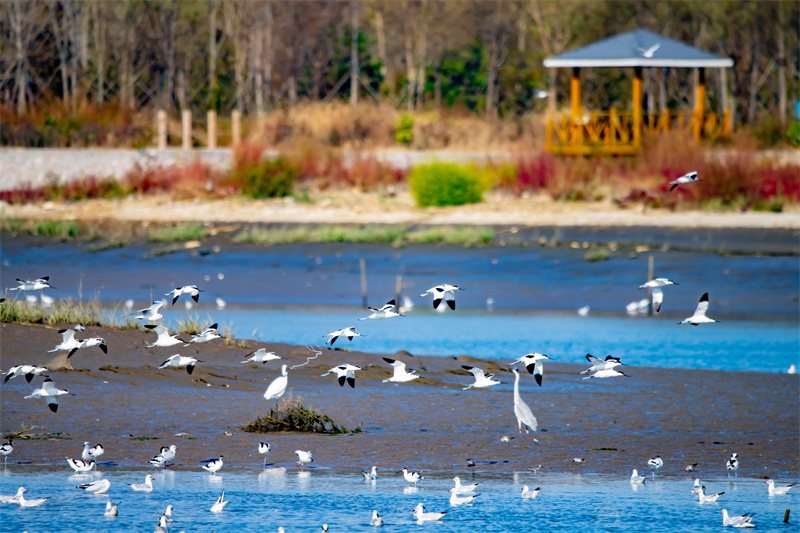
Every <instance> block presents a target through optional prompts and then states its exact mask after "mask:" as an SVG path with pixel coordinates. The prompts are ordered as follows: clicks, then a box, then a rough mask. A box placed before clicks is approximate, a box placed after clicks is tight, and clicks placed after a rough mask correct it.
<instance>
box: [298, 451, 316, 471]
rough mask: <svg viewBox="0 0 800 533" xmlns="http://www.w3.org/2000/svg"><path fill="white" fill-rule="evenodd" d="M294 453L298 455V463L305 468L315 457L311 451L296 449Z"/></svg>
mask: <svg viewBox="0 0 800 533" xmlns="http://www.w3.org/2000/svg"><path fill="white" fill-rule="evenodd" d="M294 454H295V455H296V456H297V464H299V465H300V467H301V468H305V466H306V465H307V464H308V463H310V462H312V461H313V460H314V458H313V457H311V452H306V451H303V450H295V451H294Z"/></svg>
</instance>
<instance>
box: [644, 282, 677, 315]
mask: <svg viewBox="0 0 800 533" xmlns="http://www.w3.org/2000/svg"><path fill="white" fill-rule="evenodd" d="M667 285H677V283H675V282H674V281H672V280H669V279H667V278H656V279H652V280H650V281H648V282H647V283H645V284H644V285H639V288H640V289H650V293H651V294H652V295H653V309H655V310H656V313H658V312H659V311H660V310H661V302H663V301H664V291H662V290H661V289H662V287H666V286H667Z"/></svg>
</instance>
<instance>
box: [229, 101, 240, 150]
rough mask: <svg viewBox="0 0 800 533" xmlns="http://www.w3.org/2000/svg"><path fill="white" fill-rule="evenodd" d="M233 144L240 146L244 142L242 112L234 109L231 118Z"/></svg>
mask: <svg viewBox="0 0 800 533" xmlns="http://www.w3.org/2000/svg"><path fill="white" fill-rule="evenodd" d="M231 122H232V124H231V129H232V132H231V142H232V143H233V144H239V143H240V142H242V112H241V111H239V110H238V109H234V110H233V113H232V116H231Z"/></svg>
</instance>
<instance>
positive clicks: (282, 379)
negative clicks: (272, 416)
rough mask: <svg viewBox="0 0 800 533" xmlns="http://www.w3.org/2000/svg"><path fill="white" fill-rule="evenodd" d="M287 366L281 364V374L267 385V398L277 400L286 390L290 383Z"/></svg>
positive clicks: (265, 397) (265, 395) (265, 394)
mask: <svg viewBox="0 0 800 533" xmlns="http://www.w3.org/2000/svg"><path fill="white" fill-rule="evenodd" d="M286 368H287V367H286V365H281V375H280V376H278V377H277V378H275V379H274V380H272V383H270V384H269V387H267V391H266V392H265V393H264V399H265V400H277V399H278V398H280V397H281V396H283V393H284V392H286V386H287V385H288V384H289V376H288V374H287V373H286Z"/></svg>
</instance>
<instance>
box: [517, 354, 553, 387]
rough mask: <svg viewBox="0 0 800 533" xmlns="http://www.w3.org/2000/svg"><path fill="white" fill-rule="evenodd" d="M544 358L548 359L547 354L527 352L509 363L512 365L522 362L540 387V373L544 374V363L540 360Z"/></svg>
mask: <svg viewBox="0 0 800 533" xmlns="http://www.w3.org/2000/svg"><path fill="white" fill-rule="evenodd" d="M545 359H550V357H549V356H547V355H545V354H543V353H536V352H533V353H528V354H525V355H523V356H522V357H520V358H519V359H517V360H516V361H514V362H513V363H511V364H512V365H518V364H523V365H525V368H526V369H527V370H528V374H533V379H535V380H536V384H537V385H539V386H540V387H541V386H542V374H544V365H543V364H542V361H544V360H545Z"/></svg>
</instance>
